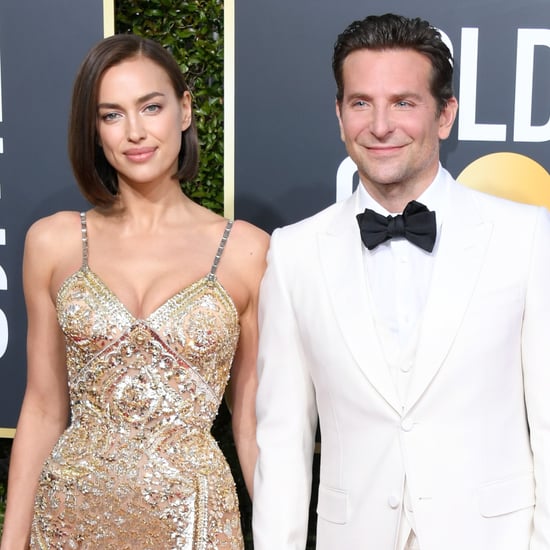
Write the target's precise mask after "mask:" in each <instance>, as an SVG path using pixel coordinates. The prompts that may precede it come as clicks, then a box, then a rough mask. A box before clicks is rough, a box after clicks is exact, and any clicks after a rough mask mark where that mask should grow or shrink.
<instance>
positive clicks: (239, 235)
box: [231, 220, 269, 254]
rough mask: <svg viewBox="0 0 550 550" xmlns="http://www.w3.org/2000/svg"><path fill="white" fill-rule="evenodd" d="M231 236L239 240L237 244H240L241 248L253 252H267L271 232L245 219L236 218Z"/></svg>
mask: <svg viewBox="0 0 550 550" xmlns="http://www.w3.org/2000/svg"><path fill="white" fill-rule="evenodd" d="M231 238H232V239H234V241H237V242H236V243H235V244H238V245H239V248H241V247H242V248H243V249H244V250H245V251H246V250H248V251H249V252H251V253H252V252H253V253H263V254H265V252H266V251H267V248H268V246H269V234H268V233H266V232H265V231H264V230H263V229H260V228H259V227H257V226H255V225H253V224H251V223H249V222H246V221H244V220H235V222H234V223H233V229H232V230H231Z"/></svg>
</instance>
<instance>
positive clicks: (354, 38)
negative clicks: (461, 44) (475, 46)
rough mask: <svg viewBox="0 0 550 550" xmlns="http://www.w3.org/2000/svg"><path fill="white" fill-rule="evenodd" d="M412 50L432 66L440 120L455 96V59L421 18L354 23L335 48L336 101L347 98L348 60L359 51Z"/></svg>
mask: <svg viewBox="0 0 550 550" xmlns="http://www.w3.org/2000/svg"><path fill="white" fill-rule="evenodd" d="M362 49H367V50H374V51H383V50H395V49H403V50H413V51H415V52H418V53H419V54H422V55H424V56H425V57H427V58H428V60H429V61H430V63H431V65H432V75H431V82H430V83H429V84H430V91H431V94H432V96H433V97H434V98H435V100H436V102H437V107H438V113H437V115H438V116H439V115H440V114H441V111H442V110H443V109H444V108H445V107H446V105H447V101H448V100H449V99H450V98H451V97H452V96H453V57H452V55H451V52H450V51H449V48H448V47H447V46H446V45H445V43H444V42H443V40H442V38H441V33H440V32H439V31H438V30H437V29H436V28H435V27H432V25H430V23H428V21H424V20H422V19H420V18H415V19H408V18H406V17H403V16H401V15H395V14H393V13H386V14H385V15H369V16H368V17H365V19H362V20H359V21H354V22H353V23H351V24H350V25H349V26H348V27H347V28H346V29H345V30H344V32H343V33H342V34H340V35H339V36H338V38H337V40H336V43H335V45H334V54H333V57H332V71H333V73H334V78H335V80H336V87H337V92H336V99H337V101H338V103H339V104H341V103H342V99H343V97H344V77H343V66H344V61H345V59H346V57H347V56H348V55H349V54H351V53H352V52H354V51H356V50H362Z"/></svg>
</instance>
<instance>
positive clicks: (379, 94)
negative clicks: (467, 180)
mask: <svg viewBox="0 0 550 550" xmlns="http://www.w3.org/2000/svg"><path fill="white" fill-rule="evenodd" d="M431 71H432V66H431V63H430V61H429V59H428V58H427V57H425V56H424V55H422V54H419V53H418V52H415V51H413V50H406V49H393V50H383V51H371V50H367V49H362V50H357V51H354V52H353V53H351V54H350V55H348V56H347V57H346V59H345V60H344V64H343V82H344V94H343V98H342V102H341V104H338V103H337V104H336V114H337V116H338V121H339V124H340V134H341V137H342V141H344V143H345V144H346V149H347V151H348V154H349V155H350V157H351V158H352V159H353V161H354V162H355V163H356V165H357V167H358V171H359V176H360V178H361V181H362V182H363V185H364V186H365V187H366V188H367V190H368V191H369V192H370V193H371V195H373V196H374V197H375V198H380V197H385V196H387V194H388V193H392V194H394V196H395V193H397V194H405V195H408V196H410V197H411V198H416V197H418V196H419V195H420V194H421V193H422V191H424V189H426V187H428V185H429V184H430V183H431V182H432V180H433V179H434V177H435V175H436V173H437V169H438V163H439V140H440V139H445V138H447V137H448V135H449V133H450V131H451V128H452V124H453V121H454V118H455V115H456V109H457V102H456V99H455V98H452V99H451V100H449V102H448V105H447V106H446V107H445V108H444V109H443V110H442V112H441V114H439V115H438V114H437V110H438V109H437V103H436V100H435V98H434V97H433V96H432V94H431V92H430V80H431Z"/></svg>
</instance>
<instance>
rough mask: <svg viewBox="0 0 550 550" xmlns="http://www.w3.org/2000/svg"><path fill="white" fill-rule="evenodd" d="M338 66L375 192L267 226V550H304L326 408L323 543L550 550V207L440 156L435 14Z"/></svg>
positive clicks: (260, 476) (446, 76) (397, 22)
mask: <svg viewBox="0 0 550 550" xmlns="http://www.w3.org/2000/svg"><path fill="white" fill-rule="evenodd" d="M333 69H334V74H335V78H336V83H337V88H338V92H337V98H336V114H337V117H338V121H339V124H340V132H341V136H342V140H343V141H344V142H345V144H346V148H347V150H348V153H349V155H350V156H351V158H352V159H353V160H354V161H355V163H356V165H357V169H358V172H359V177H360V182H361V185H359V186H358V189H357V191H356V192H355V193H354V194H353V196H352V197H351V198H349V199H348V200H346V201H343V202H341V203H337V204H335V205H333V206H331V207H329V208H327V209H326V210H324V211H323V212H321V213H319V214H317V215H315V216H313V217H312V218H309V219H307V220H305V221H302V222H300V223H298V224H295V225H292V226H289V227H287V228H283V229H280V230H277V231H275V232H274V235H273V237H272V241H271V249H270V253H269V256H268V269H267V272H266V274H265V277H264V281H263V285H262V292H261V306H260V323H261V329H260V330H261V334H260V353H259V389H258V396H257V415H258V436H257V438H258V444H259V450H260V453H259V460H258V464H257V467H256V476H255V487H254V514H253V515H254V520H253V521H254V540H255V550H287V549H293V550H294V549H299V550H303V548H304V547H305V541H306V532H307V516H308V503H309V497H310V488H311V487H310V486H311V463H312V455H313V451H314V434H315V428H316V423H317V416H318V417H319V423H320V429H321V441H322V443H321V444H322V449H321V472H320V485H319V499H318V507H317V513H318V523H317V550H360V549H363V550H394V549H395V550H404V549H420V550H550V503H549V498H550V215H549V213H548V212H547V211H546V210H545V209H543V208H537V207H534V206H527V205H520V204H516V203H512V202H509V201H505V200H504V199H499V198H496V197H491V196H488V195H484V194H482V193H479V192H476V191H473V190H470V189H467V188H465V187H463V186H461V185H459V184H458V183H456V182H455V181H454V180H453V178H452V177H451V176H450V175H449V173H448V172H446V171H445V170H444V169H443V168H442V167H441V165H440V163H439V142H440V140H443V139H446V138H447V137H448V136H449V133H450V131H451V128H452V125H453V122H454V120H455V117H456V112H457V101H456V99H455V97H454V96H453V91H452V59H451V55H450V52H449V50H448V49H447V47H446V46H445V45H444V43H443V42H442V40H441V37H440V34H439V32H438V31H437V30H436V29H434V28H433V27H431V26H430V25H429V23H427V22H426V21H422V20H420V19H406V18H403V17H400V16H396V15H392V14H387V15H384V16H379V17H367V18H366V19H364V20H363V21H357V22H354V23H352V24H351V25H350V26H349V27H348V28H347V29H346V30H345V31H344V33H342V34H341V35H340V36H339V37H338V41H337V43H336V46H335V50H334V58H333ZM526 183H528V182H526ZM411 201H412V202H411ZM390 216H392V217H390ZM362 241H363V242H362Z"/></svg>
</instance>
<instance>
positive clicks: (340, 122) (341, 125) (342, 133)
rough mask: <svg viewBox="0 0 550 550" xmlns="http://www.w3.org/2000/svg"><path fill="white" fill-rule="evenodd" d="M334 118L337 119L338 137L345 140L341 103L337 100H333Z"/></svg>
mask: <svg viewBox="0 0 550 550" xmlns="http://www.w3.org/2000/svg"><path fill="white" fill-rule="evenodd" d="M335 109H336V118H337V119H338V126H339V127H340V139H341V140H342V141H343V142H345V141H346V135H345V133H344V125H343V124H342V113H341V105H340V103H339V101H338V100H336V101H335Z"/></svg>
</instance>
